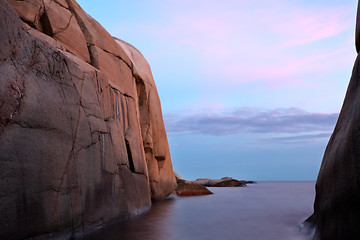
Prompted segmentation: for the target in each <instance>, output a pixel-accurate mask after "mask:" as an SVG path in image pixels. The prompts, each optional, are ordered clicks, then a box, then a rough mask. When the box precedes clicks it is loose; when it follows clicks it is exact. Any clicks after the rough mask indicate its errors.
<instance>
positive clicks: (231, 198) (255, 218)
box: [88, 182, 315, 240]
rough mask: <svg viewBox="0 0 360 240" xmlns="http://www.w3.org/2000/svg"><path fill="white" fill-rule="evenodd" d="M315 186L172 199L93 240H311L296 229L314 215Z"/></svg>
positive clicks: (271, 185) (282, 185) (265, 186)
mask: <svg viewBox="0 0 360 240" xmlns="http://www.w3.org/2000/svg"><path fill="white" fill-rule="evenodd" d="M314 186H315V182H259V183H257V184H249V185H248V186H247V187H243V188H209V189H210V190H211V191H212V192H214V194H213V195H208V196H197V197H177V196H171V198H170V199H169V200H166V201H161V202H155V203H154V204H153V206H152V207H151V209H150V210H149V211H148V212H147V213H145V214H143V215H141V216H137V217H134V218H132V219H130V220H128V221H125V222H121V223H119V224H116V225H113V226H111V227H108V228H106V229H104V230H102V231H101V232H98V233H96V234H94V235H92V236H91V237H89V238H88V239H91V240H95V239H104V240H105V239H114V240H115V239H117V240H120V239H121V240H140V239H141V240H221V239H222V240H309V239H311V238H310V237H309V236H305V235H303V234H300V233H298V230H297V225H298V224H299V223H301V222H302V221H303V220H305V219H306V218H307V217H308V216H309V215H310V214H311V213H312V205H313V201H314V194H315V192H314Z"/></svg>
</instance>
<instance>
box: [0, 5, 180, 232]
mask: <svg viewBox="0 0 360 240" xmlns="http://www.w3.org/2000/svg"><path fill="white" fill-rule="evenodd" d="M0 36H1V37H0V46H1V48H0V78H1V81H0V169H1V171H0V229H1V231H0V239H16V238H26V237H32V236H39V235H41V234H45V236H49V234H50V233H51V236H57V234H59V235H62V236H65V237H70V236H75V237H76V236H82V235H84V234H86V233H88V232H89V231H91V230H92V229H94V228H96V227H98V226H101V225H103V224H104V223H107V222H110V221H113V220H116V219H120V218H126V217H127V216H129V214H134V213H137V212H140V211H142V210H144V209H146V208H147V207H148V206H149V205H150V204H151V198H152V199H161V198H164V197H166V196H167V195H169V194H170V193H172V192H173V191H174V189H175V187H176V181H175V177H174V173H173V170H172V164H171V158H170V153H169V148H168V143H167V137H166V133H165V128H164V124H163V120H162V114H161V106H160V100H159V97H158V94H157V90H156V87H155V83H154V80H153V77H152V74H151V70H150V67H149V65H148V63H147V62H146V60H145V59H144V57H143V56H142V55H141V53H140V52H139V51H138V50H136V49H135V48H134V47H133V46H131V45H129V44H127V43H125V42H123V41H121V40H118V39H114V38H113V37H111V36H110V35H109V34H108V33H107V32H106V30H105V29H104V28H103V27H102V26H101V25H100V24H99V23H97V22H96V21H95V20H94V19H92V18H91V17H90V16H89V15H88V14H86V13H85V12H84V11H83V10H82V9H81V8H80V6H79V5H78V4H77V3H76V2H75V1H74V0H21V1H20V0H19V1H16V0H8V1H6V0H0Z"/></svg>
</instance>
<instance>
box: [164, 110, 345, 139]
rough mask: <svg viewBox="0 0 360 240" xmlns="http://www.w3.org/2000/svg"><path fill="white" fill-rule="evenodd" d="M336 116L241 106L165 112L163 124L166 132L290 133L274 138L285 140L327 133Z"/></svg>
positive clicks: (326, 134)
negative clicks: (190, 111)
mask: <svg viewBox="0 0 360 240" xmlns="http://www.w3.org/2000/svg"><path fill="white" fill-rule="evenodd" d="M337 117H338V113H330V114H328V113H310V112H306V111H304V110H302V109H299V108H287V109H274V110H257V109H250V108H242V109H238V110H235V111H230V112H218V113H206V112H203V113H197V114H188V115H180V114H165V124H166V130H167V132H168V134H169V135H178V134H182V135H184V134H205V135H215V136H219V135H232V134H238V133H256V134H286V135H290V136H286V137H281V138H278V140H287V141H289V140H300V139H301V138H303V139H305V138H307V137H309V136H316V137H325V136H329V134H330V133H331V131H332V129H333V128H334V125H335V123H336V119H337ZM296 138H297V139H296Z"/></svg>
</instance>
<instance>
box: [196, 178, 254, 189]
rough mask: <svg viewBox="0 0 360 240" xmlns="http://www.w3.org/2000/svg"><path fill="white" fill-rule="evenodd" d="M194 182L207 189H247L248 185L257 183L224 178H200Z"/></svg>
mask: <svg viewBox="0 0 360 240" xmlns="http://www.w3.org/2000/svg"><path fill="white" fill-rule="evenodd" d="M193 182H194V183H198V184H201V185H203V186H205V187H245V186H246V184H252V183H255V181H245V180H236V179H233V178H231V177H223V178H220V179H211V178H198V179H196V180H194V181H193Z"/></svg>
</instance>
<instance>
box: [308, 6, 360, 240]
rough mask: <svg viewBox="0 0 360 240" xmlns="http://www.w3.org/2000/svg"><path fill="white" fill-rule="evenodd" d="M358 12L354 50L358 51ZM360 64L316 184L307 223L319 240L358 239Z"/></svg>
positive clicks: (356, 66)
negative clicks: (312, 208) (313, 228)
mask: <svg viewBox="0 0 360 240" xmlns="http://www.w3.org/2000/svg"><path fill="white" fill-rule="evenodd" d="M359 18H360V11H359V9H358V15H357V23H356V39H355V42H356V49H357V52H358V53H359V50H360V19H359ZM359 136H360V62H359V56H358V57H357V59H356V61H355V64H354V68H353V72H352V77H351V79H350V83H349V86H348V89H347V93H346V96H345V100H344V103H343V106H342V109H341V112H340V115H339V118H338V121H337V123H336V127H335V129H334V132H333V134H332V136H331V138H330V140H329V143H328V145H327V147H326V150H325V153H324V157H323V160H322V164H321V167H320V171H319V175H318V178H317V181H316V197H315V202H314V213H313V215H312V216H311V217H309V219H308V220H307V221H308V223H311V224H313V226H314V227H315V230H316V233H315V235H316V238H317V239H319V240H343V239H346V240H352V239H360V228H359V226H360V204H359V203H360V138H359Z"/></svg>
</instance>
